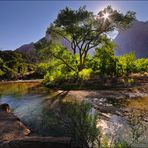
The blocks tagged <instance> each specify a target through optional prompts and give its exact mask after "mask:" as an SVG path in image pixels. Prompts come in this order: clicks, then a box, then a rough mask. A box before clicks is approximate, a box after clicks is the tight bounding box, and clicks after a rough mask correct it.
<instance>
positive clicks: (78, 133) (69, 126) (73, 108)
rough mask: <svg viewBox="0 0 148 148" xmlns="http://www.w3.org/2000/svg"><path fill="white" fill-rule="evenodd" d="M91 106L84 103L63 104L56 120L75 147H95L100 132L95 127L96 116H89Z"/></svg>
mask: <svg viewBox="0 0 148 148" xmlns="http://www.w3.org/2000/svg"><path fill="white" fill-rule="evenodd" d="M91 109H92V108H91V105H90V104H88V103H85V102H81V103H78V102H65V103H63V105H62V106H61V109H60V112H59V115H58V118H59V122H60V125H62V126H63V128H64V129H65V132H66V134H67V135H69V136H70V137H72V138H73V141H74V144H75V146H76V147H83V148H89V147H95V145H96V142H97V140H98V138H99V135H100V131H99V129H98V128H97V127H96V124H97V120H96V119H97V115H96V114H94V115H93V114H91Z"/></svg>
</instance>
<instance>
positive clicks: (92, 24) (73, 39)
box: [47, 6, 135, 73]
mask: <svg viewBox="0 0 148 148" xmlns="http://www.w3.org/2000/svg"><path fill="white" fill-rule="evenodd" d="M134 19H135V12H131V11H128V12H127V13H126V14H125V15H124V14H122V13H120V12H118V11H117V10H113V9H112V7H111V6H108V7H107V8H105V9H104V10H102V11H100V12H99V13H98V15H97V16H95V15H94V14H93V12H89V11H88V10H86V8H85V7H80V8H79V9H78V10H72V9H70V8H68V7H66V8H65V9H63V10H61V11H60V12H59V14H58V16H57V19H56V20H55V21H54V23H53V24H51V25H50V27H49V28H48V29H47V33H48V34H50V35H51V38H52V41H51V44H52V46H50V48H49V46H48V48H49V51H50V54H51V55H52V56H53V57H55V58H57V59H59V60H61V61H62V62H63V63H64V64H65V65H66V66H67V67H68V68H69V69H70V70H72V71H75V72H76V73H79V72H80V71H82V70H83V69H84V68H86V59H87V56H88V53H89V51H90V50H92V49H95V48H97V47H99V46H100V45H101V44H102V42H103V41H104V39H105V37H106V36H107V33H110V32H111V31H113V30H115V29H126V28H127V27H129V25H130V24H131V23H132V21H133V20H134ZM61 40H64V41H66V42H67V43H68V44H69V45H70V46H71V47H70V48H69V49H67V47H66V46H64V47H63V46H62V45H60V47H59V49H58V50H60V51H58V52H56V48H57V45H58V44H61ZM51 44H50V45H51ZM53 44H54V45H55V44H56V46H53ZM53 48H55V49H54V50H53ZM64 51H66V52H67V53H68V52H70V53H69V54H68V57H70V58H71V61H73V65H71V64H70V63H69V60H67V59H65V56H61V54H59V53H64Z"/></svg>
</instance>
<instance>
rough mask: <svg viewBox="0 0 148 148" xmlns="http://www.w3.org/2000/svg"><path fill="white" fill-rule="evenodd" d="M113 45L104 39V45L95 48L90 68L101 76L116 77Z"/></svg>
mask: <svg viewBox="0 0 148 148" xmlns="http://www.w3.org/2000/svg"><path fill="white" fill-rule="evenodd" d="M114 48H115V44H114V43H113V42H112V41H110V40H109V39H106V41H105V44H104V45H103V46H102V47H100V48H96V50H95V54H94V57H93V62H92V63H93V65H92V68H93V70H94V71H95V72H97V73H98V72H99V74H100V75H101V76H116V60H117V59H116V57H115V55H114Z"/></svg>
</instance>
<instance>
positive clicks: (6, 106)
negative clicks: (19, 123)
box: [0, 103, 11, 112]
mask: <svg viewBox="0 0 148 148" xmlns="http://www.w3.org/2000/svg"><path fill="white" fill-rule="evenodd" d="M0 111H5V112H10V111H11V109H10V106H9V104H7V103H4V104H0Z"/></svg>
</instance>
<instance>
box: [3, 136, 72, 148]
mask: <svg viewBox="0 0 148 148" xmlns="http://www.w3.org/2000/svg"><path fill="white" fill-rule="evenodd" d="M0 148H71V138H69V137H28V138H21V139H16V140H12V141H8V142H3V143H1V144H0Z"/></svg>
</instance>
